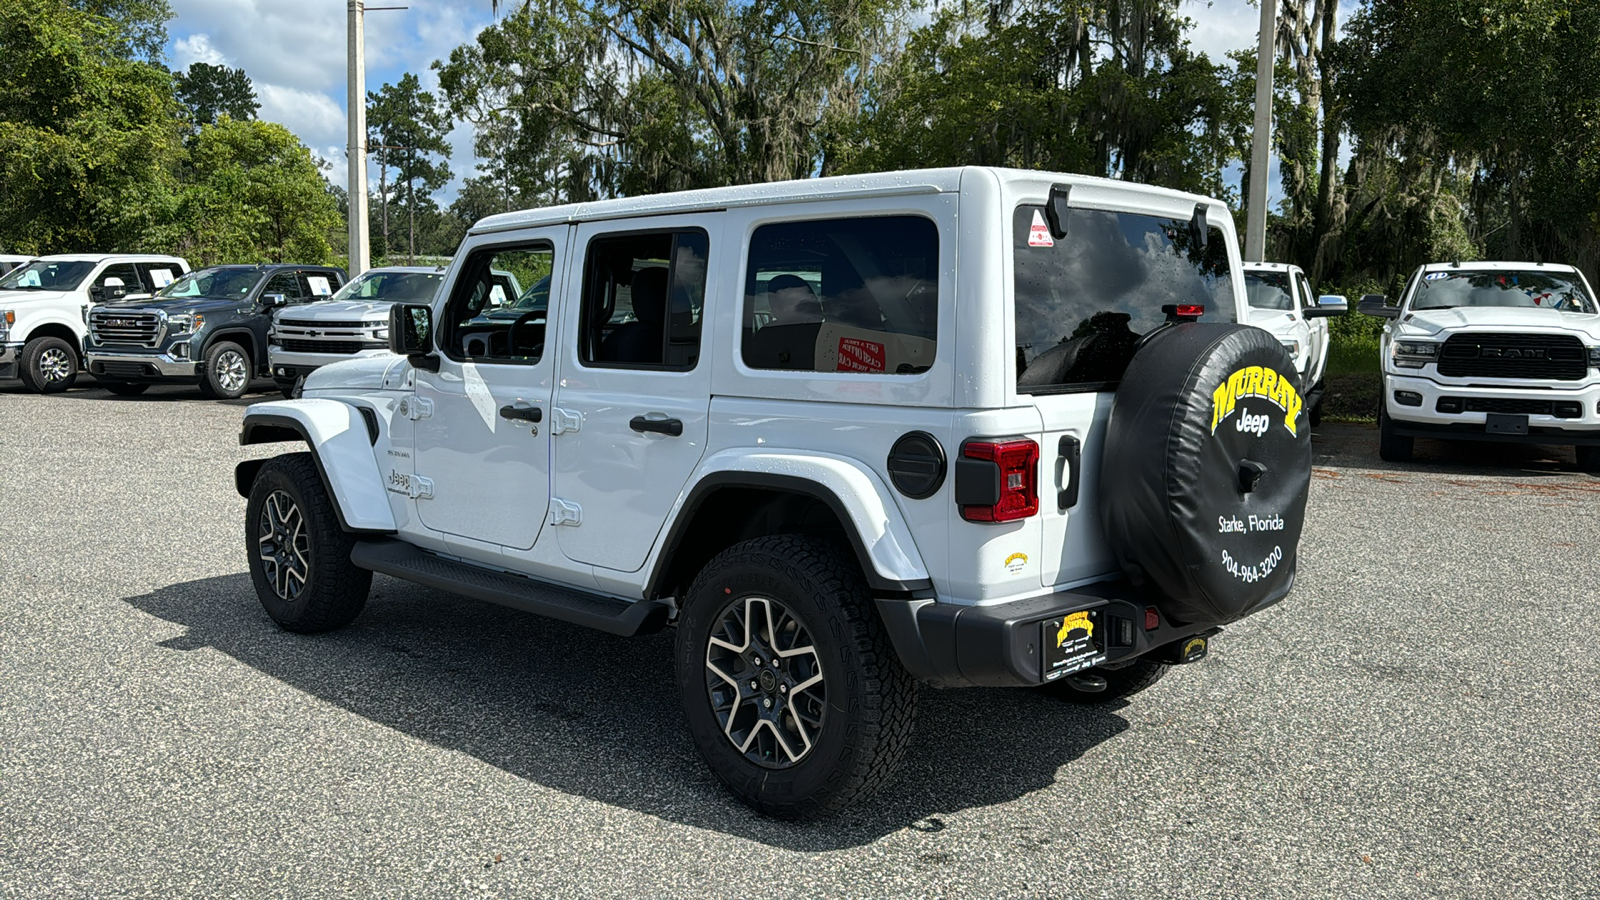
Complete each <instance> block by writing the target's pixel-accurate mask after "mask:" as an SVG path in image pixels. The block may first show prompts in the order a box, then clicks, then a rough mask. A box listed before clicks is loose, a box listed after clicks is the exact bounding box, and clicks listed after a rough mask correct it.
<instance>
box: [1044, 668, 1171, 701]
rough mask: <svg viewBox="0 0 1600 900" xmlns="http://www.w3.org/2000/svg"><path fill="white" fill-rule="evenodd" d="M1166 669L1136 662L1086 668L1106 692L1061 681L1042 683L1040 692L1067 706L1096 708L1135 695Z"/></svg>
mask: <svg viewBox="0 0 1600 900" xmlns="http://www.w3.org/2000/svg"><path fill="white" fill-rule="evenodd" d="M1170 668H1172V667H1171V666H1169V665H1167V664H1166V663H1158V662H1152V661H1150V660H1146V659H1138V660H1134V661H1133V662H1132V663H1130V664H1129V665H1126V666H1123V667H1122V668H1119V669H1090V670H1089V673H1090V674H1094V675H1098V676H1100V677H1101V678H1104V679H1105V680H1106V689H1105V690H1103V691H1082V690H1079V689H1077V688H1076V687H1073V686H1072V685H1071V684H1070V683H1068V681H1067V679H1065V678H1062V679H1059V680H1056V681H1052V682H1050V683H1049V684H1046V685H1045V686H1044V687H1043V688H1042V690H1043V691H1044V692H1045V693H1047V694H1050V695H1051V696H1053V697H1059V698H1060V699H1062V700H1065V701H1067V702H1068V703H1078V704H1082V705H1084V706H1098V705H1100V704H1102V703H1110V702H1112V701H1114V700H1121V699H1122V698H1124V697H1131V696H1133V695H1134V694H1137V693H1139V692H1140V691H1142V690H1144V689H1145V688H1147V687H1149V686H1151V685H1152V684H1155V683H1156V682H1158V681H1160V680H1161V676H1163V675H1165V674H1167V670H1168V669H1170Z"/></svg>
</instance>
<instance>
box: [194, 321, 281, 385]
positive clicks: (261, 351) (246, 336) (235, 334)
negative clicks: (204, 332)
mask: <svg viewBox="0 0 1600 900" xmlns="http://www.w3.org/2000/svg"><path fill="white" fill-rule="evenodd" d="M217 341H232V342H234V343H235V344H239V345H240V346H242V347H244V349H245V350H246V351H248V352H249V354H250V373H251V376H252V377H254V376H256V375H260V374H261V373H262V372H264V371H267V370H269V369H270V368H271V366H270V365H269V364H268V363H267V351H266V347H265V345H263V343H262V341H261V339H260V338H258V337H256V333H255V330H254V329H252V328H246V327H244V326H242V325H231V326H228V327H226V328H220V329H218V330H217V332H216V333H215V334H213V335H211V336H210V337H208V338H206V341H205V343H204V344H202V345H201V346H200V352H199V353H191V354H190V356H191V357H192V358H194V359H196V360H204V359H205V358H206V354H207V353H210V352H211V348H212V347H214V346H216V343H217Z"/></svg>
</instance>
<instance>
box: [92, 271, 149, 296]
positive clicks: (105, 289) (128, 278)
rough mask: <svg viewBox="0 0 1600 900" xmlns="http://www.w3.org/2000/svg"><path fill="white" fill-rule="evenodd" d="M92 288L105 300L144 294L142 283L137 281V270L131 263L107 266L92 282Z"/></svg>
mask: <svg viewBox="0 0 1600 900" xmlns="http://www.w3.org/2000/svg"><path fill="white" fill-rule="evenodd" d="M118 282H121V283H120V284H118ZM94 286H95V287H96V288H97V289H99V291H100V292H101V294H102V296H104V297H105V299H107V300H115V299H117V298H119V297H123V296H126V295H128V294H142V293H144V287H143V286H144V282H142V281H140V280H139V270H137V269H135V268H134V267H133V263H118V264H116V265H114V266H107V267H106V270H105V271H104V272H101V273H100V277H99V278H96V279H95V280H94Z"/></svg>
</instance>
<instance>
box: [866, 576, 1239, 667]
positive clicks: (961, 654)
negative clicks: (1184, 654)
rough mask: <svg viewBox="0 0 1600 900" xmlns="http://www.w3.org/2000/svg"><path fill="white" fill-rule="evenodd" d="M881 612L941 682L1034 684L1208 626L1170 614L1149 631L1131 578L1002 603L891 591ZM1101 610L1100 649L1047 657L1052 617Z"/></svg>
mask: <svg viewBox="0 0 1600 900" xmlns="http://www.w3.org/2000/svg"><path fill="white" fill-rule="evenodd" d="M877 605H878V612H879V614H880V616H881V617H882V619H883V622H884V625H885V627H886V628H887V629H888V631H889V638H890V640H891V641H892V642H893V643H894V648H895V652H896V653H897V654H898V655H899V657H900V662H901V664H902V665H904V666H905V667H906V669H907V670H908V671H909V672H911V674H912V675H914V676H916V677H917V678H918V679H920V680H922V681H924V682H927V683H928V684H932V685H935V686H937V687H1031V686H1035V685H1040V684H1044V683H1045V682H1046V681H1053V680H1055V679H1057V678H1060V677H1062V676H1064V675H1067V674H1071V673H1072V672H1073V671H1077V670H1080V669H1086V668H1091V667H1093V666H1111V667H1115V666H1116V665H1117V664H1118V663H1121V662H1127V661H1130V660H1132V659H1133V658H1135V657H1139V656H1144V655H1146V654H1149V653H1151V652H1152V651H1156V650H1160V649H1161V648H1164V647H1167V646H1168V645H1170V644H1172V643H1174V642H1176V641H1181V640H1183V639H1184V638H1188V637H1192V636H1194V635H1198V634H1201V633H1203V632H1211V631H1214V630H1215V628H1214V626H1211V625H1207V624H1195V625H1175V624H1173V623H1170V622H1168V621H1167V620H1166V619H1165V618H1162V619H1161V621H1160V624H1159V625H1158V626H1157V627H1156V628H1154V629H1151V630H1146V629H1145V627H1144V624H1145V608H1146V607H1147V606H1149V605H1150V604H1148V603H1146V602H1144V601H1143V600H1142V599H1141V598H1140V596H1139V594H1138V593H1137V592H1136V591H1135V590H1134V589H1133V587H1132V586H1131V585H1129V584H1128V583H1127V582H1125V581H1116V582H1106V583H1103V584H1093V585H1088V586H1086V587H1083V588H1079V589H1077V590H1075V591H1064V592H1060V593H1055V594H1049V595H1046V596H1043V597H1035V598H1031V599H1028V600H1018V601H1015V602H1012V603H1000V604H994V605H983V606H976V605H962V604H956V603H940V602H938V601H935V600H902V599H888V598H883V599H879V600H878V601H877ZM1091 610H1094V611H1098V617H1099V624H1098V625H1097V626H1096V630H1097V631H1098V632H1099V633H1098V634H1096V635H1094V638H1095V640H1096V642H1097V648H1096V650H1097V653H1096V654H1095V655H1094V656H1093V657H1091V658H1086V659H1084V660H1083V661H1082V663H1081V664H1075V665H1074V666H1068V667H1066V668H1064V669H1063V668H1058V669H1054V670H1052V671H1051V672H1050V673H1049V674H1048V676H1047V674H1046V671H1045V669H1046V664H1045V646H1044V641H1043V638H1044V628H1045V623H1047V622H1053V621H1056V620H1060V619H1062V618H1064V617H1066V616H1069V615H1071V614H1073V613H1076V612H1085V611H1091Z"/></svg>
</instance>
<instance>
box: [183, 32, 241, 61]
mask: <svg viewBox="0 0 1600 900" xmlns="http://www.w3.org/2000/svg"><path fill="white" fill-rule="evenodd" d="M172 59H173V61H174V62H176V63H177V64H178V68H179V69H187V68H189V67H190V66H192V65H194V64H195V63H197V62H202V63H206V64H208V65H213V66H224V65H227V64H228V58H227V57H226V56H223V55H222V51H220V50H218V49H217V48H215V47H213V46H211V37H210V36H209V35H207V34H206V33H205V32H203V31H201V32H196V33H194V34H191V35H189V36H188V37H186V38H180V39H179V40H177V41H175V42H173V44H172Z"/></svg>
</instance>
